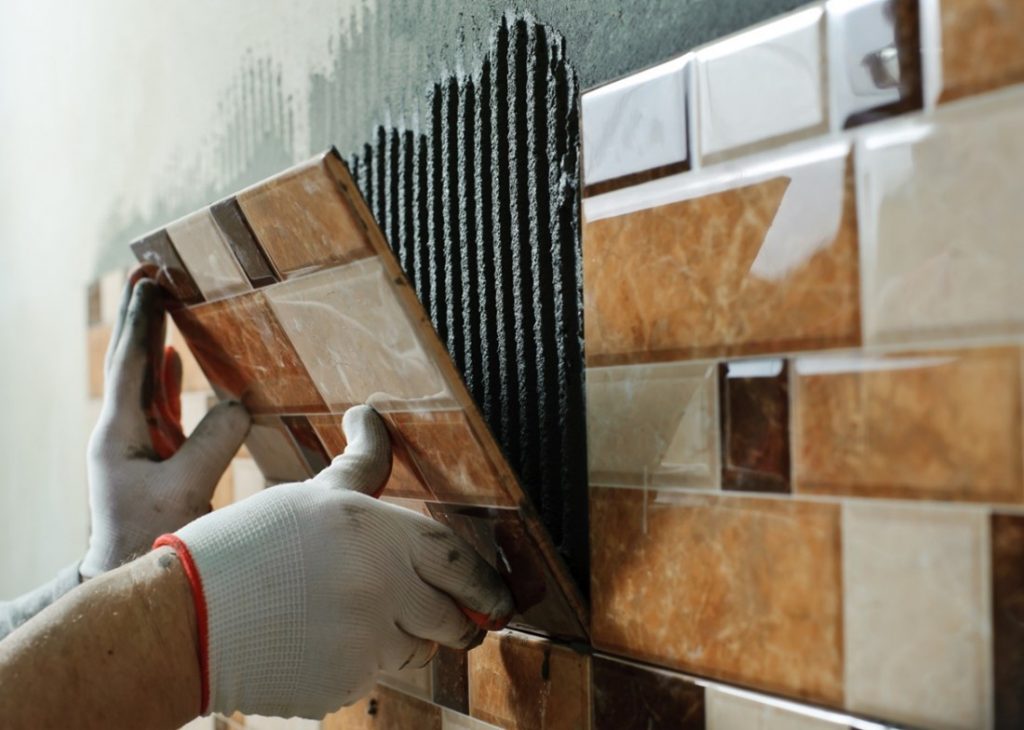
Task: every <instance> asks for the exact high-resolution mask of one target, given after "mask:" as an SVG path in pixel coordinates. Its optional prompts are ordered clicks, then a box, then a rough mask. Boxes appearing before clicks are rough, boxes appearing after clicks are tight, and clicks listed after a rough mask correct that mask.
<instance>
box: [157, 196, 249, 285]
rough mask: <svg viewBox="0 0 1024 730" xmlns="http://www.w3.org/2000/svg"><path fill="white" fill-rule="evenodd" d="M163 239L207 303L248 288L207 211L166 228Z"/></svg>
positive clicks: (236, 263) (246, 281)
mask: <svg viewBox="0 0 1024 730" xmlns="http://www.w3.org/2000/svg"><path fill="white" fill-rule="evenodd" d="M167 235H169V236H170V237H171V241H172V242H173V243H174V248H175V249H176V250H177V252H178V256H180V257H181V260H182V262H183V263H184V264H185V268H187V269H188V271H189V273H190V274H192V278H193V279H195V282H196V286H198V287H199V290H200V291H201V292H202V293H203V296H205V297H206V300H207V301H213V300H214V299H223V298H224V297H228V296H231V295H232V294H239V293H241V292H244V291H248V290H249V289H251V288H252V287H251V286H250V285H249V280H248V279H247V278H246V277H245V274H244V273H243V271H242V267H241V266H239V265H238V261H236V260H235V257H234V255H233V254H232V253H231V251H230V250H229V249H228V245H227V243H226V242H225V241H224V238H223V236H222V235H221V232H220V229H219V228H218V227H217V224H216V223H214V221H213V216H211V215H210V211H209V209H206V208H204V209H203V210H200V211H198V212H196V213H193V214H192V215H190V216H188V217H186V218H182V219H181V220H179V221H176V222H174V223H172V224H171V225H169V226H167Z"/></svg>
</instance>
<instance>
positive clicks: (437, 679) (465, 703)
mask: <svg viewBox="0 0 1024 730" xmlns="http://www.w3.org/2000/svg"><path fill="white" fill-rule="evenodd" d="M428 670H429V671H430V674H431V684H432V688H433V692H432V695H431V697H432V699H433V700H434V704H437V705H441V706H442V707H447V708H449V709H452V710H455V711H456V712H461V713H464V714H468V713H469V656H468V653H467V652H465V651H461V650H459V649H449V648H447V647H444V646H442V647H441V648H439V649H438V650H437V655H436V656H435V657H434V658H433V660H432V661H431V662H430V666H429V668H428Z"/></svg>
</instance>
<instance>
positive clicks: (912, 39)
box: [827, 0, 921, 129]
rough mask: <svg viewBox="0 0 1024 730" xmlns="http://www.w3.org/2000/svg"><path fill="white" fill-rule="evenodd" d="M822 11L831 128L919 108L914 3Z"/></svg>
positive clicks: (857, 2) (835, 4)
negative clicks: (824, 14) (825, 25)
mask: <svg viewBox="0 0 1024 730" xmlns="http://www.w3.org/2000/svg"><path fill="white" fill-rule="evenodd" d="M827 12H828V42H829V61H830V64H831V70H832V73H831V76H830V81H831V86H830V92H831V96H832V115H833V119H832V122H833V125H834V126H835V127H836V128H837V129H843V128H846V127H852V126H854V125H857V124H863V123H865V122H870V121H874V120H876V119H880V118H882V117H885V116H889V115H891V114H895V113H898V112H904V111H908V110H910V109H915V108H919V107H920V105H921V47H920V38H919V32H918V28H919V19H918V12H917V0H830V2H829V3H828V4H827Z"/></svg>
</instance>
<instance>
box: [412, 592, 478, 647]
mask: <svg viewBox="0 0 1024 730" xmlns="http://www.w3.org/2000/svg"><path fill="white" fill-rule="evenodd" d="M397 621H398V625H399V626H400V627H401V628H402V630H403V631H405V632H406V633H407V634H411V635H412V636H416V637H418V638H420V639H427V640H428V641H435V642H437V643H438V644H443V645H444V646H448V647H451V648H453V649H466V648H468V647H470V646H475V645H476V644H477V643H479V641H480V640H482V638H483V635H484V631H483V630H482V629H481V628H480V627H479V626H477V625H476V624H475V623H473V622H472V621H470V620H469V618H467V617H466V615H465V614H464V613H463V612H462V611H460V610H459V607H458V606H456V605H455V604H454V603H453V602H452V599H451V598H449V597H448V596H447V595H445V594H444V593H441V592H440V591H438V590H437V589H436V588H432V587H431V586H429V585H427V584H426V583H422V582H420V583H416V584H415V585H413V586H412V587H410V588H409V589H408V591H407V593H406V596H405V597H404V600H403V602H402V604H401V606H400V608H399V615H398V619H397Z"/></svg>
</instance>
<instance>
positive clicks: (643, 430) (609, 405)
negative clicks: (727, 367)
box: [587, 363, 718, 487]
mask: <svg viewBox="0 0 1024 730" xmlns="http://www.w3.org/2000/svg"><path fill="white" fill-rule="evenodd" d="M716 387H717V386H716V377H715V366H714V365H713V364H708V363H659V364H655V365H626V366H619V367H607V368H588V369H587V458H588V460H589V472H590V484H592V485H605V486H629V487H714V486H716V485H717V479H718V443H717V421H718V416H717V408H716V405H715V400H716V394H715V389H716Z"/></svg>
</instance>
